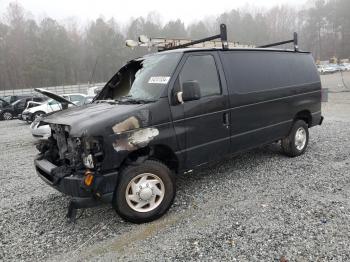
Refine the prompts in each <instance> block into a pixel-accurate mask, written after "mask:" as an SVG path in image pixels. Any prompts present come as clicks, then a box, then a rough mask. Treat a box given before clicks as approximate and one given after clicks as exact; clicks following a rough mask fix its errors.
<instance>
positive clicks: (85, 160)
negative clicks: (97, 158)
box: [83, 154, 95, 168]
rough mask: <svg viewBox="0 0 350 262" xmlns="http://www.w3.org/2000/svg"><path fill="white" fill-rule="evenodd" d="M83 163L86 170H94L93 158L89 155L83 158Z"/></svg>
mask: <svg viewBox="0 0 350 262" xmlns="http://www.w3.org/2000/svg"><path fill="white" fill-rule="evenodd" d="M83 163H84V166H85V167H87V168H94V167H95V165H94V158H93V156H92V155H91V154H88V155H87V156H83Z"/></svg>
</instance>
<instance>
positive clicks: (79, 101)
mask: <svg viewBox="0 0 350 262" xmlns="http://www.w3.org/2000/svg"><path fill="white" fill-rule="evenodd" d="M70 101H72V102H74V103H76V104H77V105H82V104H83V103H84V101H85V97H84V96H80V95H71V96H70Z"/></svg>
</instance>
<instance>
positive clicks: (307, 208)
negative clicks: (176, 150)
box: [0, 93, 350, 261]
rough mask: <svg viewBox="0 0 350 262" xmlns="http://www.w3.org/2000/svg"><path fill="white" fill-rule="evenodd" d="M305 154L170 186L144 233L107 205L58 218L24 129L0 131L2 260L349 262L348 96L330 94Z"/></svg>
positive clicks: (251, 155)
mask: <svg viewBox="0 0 350 262" xmlns="http://www.w3.org/2000/svg"><path fill="white" fill-rule="evenodd" d="M324 115H325V116H326V121H325V122H324V124H323V125H322V126H321V127H315V128H312V129H311V130H310V144H309V148H308V150H307V152H306V153H305V154H304V155H303V156H301V157H298V158H294V159H291V158H288V157H285V156H283V155H282V154H281V152H280V151H281V150H280V147H279V145H278V144H274V145H270V146H266V147H262V148H259V149H255V150H253V151H251V152H248V153H245V154H242V155H238V156H235V157H229V158H227V159H224V160H223V161H221V162H220V163H216V164H213V165H211V166H210V167H207V168H206V169H203V170H199V171H196V172H194V173H193V174H188V175H181V176H179V178H178V180H177V187H178V193H177V197H176V200H175V203H174V205H173V207H172V208H171V209H170V210H169V212H168V213H167V214H166V215H165V216H164V217H163V218H161V219H159V220H157V221H154V222H152V223H148V224H143V225H134V224H130V223H126V222H123V221H122V220H121V219H120V218H119V217H118V216H117V215H116V214H115V212H114V210H113V209H112V208H111V207H110V206H108V205H106V206H101V207H98V208H93V209H87V210H86V211H85V212H84V213H82V214H81V217H80V218H79V219H78V221H77V222H76V223H75V224H68V223H67V221H66V219H65V214H66V211H67V205H68V198H67V197H65V196H63V195H61V194H60V193H58V192H56V191H55V190H53V189H51V188H50V187H48V186H47V185H46V184H45V183H44V182H42V181H41V180H40V179H39V178H38V177H37V176H36V174H35V172H34V168H33V157H34V155H35V154H36V150H35V149H34V146H33V145H32V138H31V136H30V134H29V130H28V127H27V125H25V124H24V123H22V122H21V121H18V120H13V121H6V122H5V121H3V122H0V163H1V167H0V172H1V173H0V174H1V175H0V182H1V186H0V260H4V261H10V260H16V261H17V260H31V261H37V260H53V261H65V260H70V261H83V260H102V261H104V260H107V261H110V260H126V261H132V260H141V261H143V260H148V261H151V260H157V261H158V260H207V261H208V260H237V261H262V260H264V261H274V260H275V261H279V260H281V258H282V260H283V258H285V259H287V260H289V261H324V260H334V261H349V260H350V249H349V246H350V201H349V197H350V148H349V145H350V93H342V94H331V96H330V102H329V103H327V104H325V105H324Z"/></svg>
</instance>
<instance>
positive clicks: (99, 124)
mask: <svg viewBox="0 0 350 262" xmlns="http://www.w3.org/2000/svg"><path fill="white" fill-rule="evenodd" d="M146 107H147V105H144V104H128V105H125V104H122V105H121V104H109V103H98V104H96V103H93V104H87V105H83V106H80V107H74V108H69V109H66V110H62V111H59V112H56V113H54V114H52V115H49V116H47V117H45V118H44V119H43V121H44V122H46V123H49V124H60V125H68V126H70V127H71V130H70V135H72V136H75V137H80V136H82V135H83V134H85V135H88V136H94V135H102V134H103V133H106V132H107V133H113V130H112V126H113V125H115V124H116V123H118V122H119V121H123V120H124V119H126V118H128V117H130V116H131V115H133V114H136V113H137V112H138V111H140V110H142V111H144V110H145V109H144V108H146ZM146 111H148V110H147V109H146Z"/></svg>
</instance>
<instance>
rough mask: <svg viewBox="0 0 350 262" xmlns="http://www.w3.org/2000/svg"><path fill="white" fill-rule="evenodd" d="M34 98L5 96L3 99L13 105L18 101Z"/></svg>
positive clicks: (28, 96)
mask: <svg viewBox="0 0 350 262" xmlns="http://www.w3.org/2000/svg"><path fill="white" fill-rule="evenodd" d="M30 97H33V95H12V96H3V97H2V99H3V100H5V101H6V102H7V103H9V104H12V103H13V102H16V101H17V100H20V99H23V98H30Z"/></svg>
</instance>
